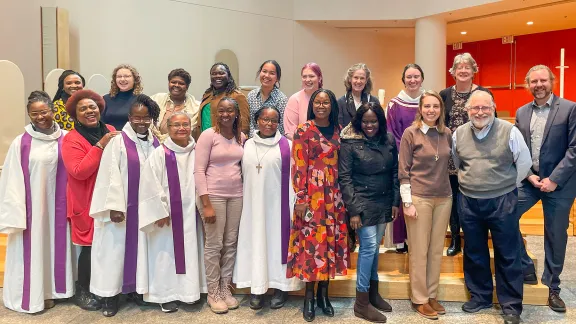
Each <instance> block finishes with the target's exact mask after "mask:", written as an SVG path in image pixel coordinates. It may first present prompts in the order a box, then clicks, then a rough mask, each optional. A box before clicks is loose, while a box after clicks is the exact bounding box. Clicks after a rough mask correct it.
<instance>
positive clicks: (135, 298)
mask: <svg viewBox="0 0 576 324" xmlns="http://www.w3.org/2000/svg"><path fill="white" fill-rule="evenodd" d="M126 299H127V300H129V301H132V302H134V304H136V305H138V306H150V303H149V302H145V301H144V296H142V295H141V294H138V293H135V292H132V293H129V294H127V295H126Z"/></svg>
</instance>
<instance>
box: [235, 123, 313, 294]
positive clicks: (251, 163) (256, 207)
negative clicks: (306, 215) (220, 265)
mask: <svg viewBox="0 0 576 324" xmlns="http://www.w3.org/2000/svg"><path fill="white" fill-rule="evenodd" d="M281 138H282V135H280V133H279V132H277V133H276V136H275V137H272V138H265V139H263V138H261V137H260V136H259V135H258V133H256V134H254V137H253V138H251V139H249V140H248V141H246V143H245V144H244V156H243V157H242V175H243V177H244V198H243V199H244V202H243V207H242V217H241V219H240V229H239V233H238V251H237V255H236V265H235V268H234V283H236V287H237V288H247V287H251V293H252V294H257V295H260V294H264V293H266V291H267V290H268V288H276V289H280V290H282V291H294V290H299V289H301V288H302V287H303V283H302V282H301V281H300V280H298V279H296V278H290V279H287V278H286V264H282V253H281V252H282V242H281V237H282V235H281V221H280V220H281V217H280V216H281V215H280V211H281V202H282V197H281V194H280V193H281V191H280V188H281V184H282V183H281V171H282V159H281V154H280V146H279V144H278V143H279V141H280V139H281ZM291 146H292V143H291V142H290V147H291ZM258 165H260V166H261V167H262V168H261V169H259V168H257V166H258ZM288 168H289V166H288ZM258 170H260V171H258ZM290 179H291V178H290ZM288 187H289V189H288V193H289V194H288V197H289V200H290V201H289V206H290V218H292V217H291V215H292V212H293V211H294V203H295V201H296V197H295V194H294V189H293V187H292V185H291V183H289V184H288Z"/></svg>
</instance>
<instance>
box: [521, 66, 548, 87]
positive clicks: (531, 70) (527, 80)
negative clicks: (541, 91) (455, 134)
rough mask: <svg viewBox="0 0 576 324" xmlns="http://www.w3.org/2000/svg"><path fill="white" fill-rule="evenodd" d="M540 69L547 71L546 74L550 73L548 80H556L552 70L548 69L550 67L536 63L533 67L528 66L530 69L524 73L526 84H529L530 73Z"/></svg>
mask: <svg viewBox="0 0 576 324" xmlns="http://www.w3.org/2000/svg"><path fill="white" fill-rule="evenodd" d="M540 70H546V71H548V74H549V75H550V82H554V80H556V76H555V75H554V73H553V72H552V70H550V68H549V67H548V66H546V65H544V64H538V65H534V66H533V67H531V68H530V70H528V73H526V79H525V81H526V84H527V85H530V73H532V72H534V71H540Z"/></svg>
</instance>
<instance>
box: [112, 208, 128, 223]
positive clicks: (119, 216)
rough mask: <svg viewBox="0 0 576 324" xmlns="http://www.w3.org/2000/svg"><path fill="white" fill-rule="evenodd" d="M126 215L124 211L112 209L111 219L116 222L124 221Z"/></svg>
mask: <svg viewBox="0 0 576 324" xmlns="http://www.w3.org/2000/svg"><path fill="white" fill-rule="evenodd" d="M125 219H126V217H124V213H123V212H119V211H117V210H111V211H110V220H111V221H112V222H114V223H122V222H123V221H124V220H125Z"/></svg>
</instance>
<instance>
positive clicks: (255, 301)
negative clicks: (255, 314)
mask: <svg viewBox="0 0 576 324" xmlns="http://www.w3.org/2000/svg"><path fill="white" fill-rule="evenodd" d="M263 297H264V295H250V308H251V309H254V310H257V309H261V308H262V304H263V301H264V300H263V299H264V298H263Z"/></svg>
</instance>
